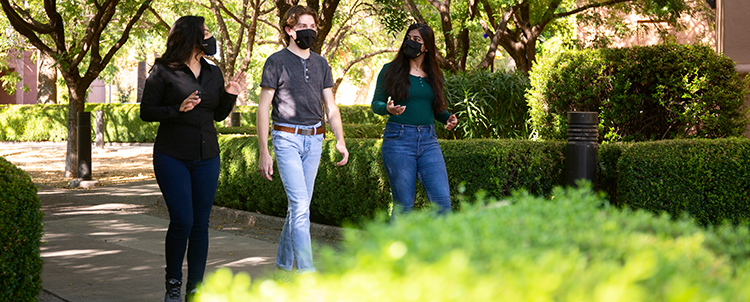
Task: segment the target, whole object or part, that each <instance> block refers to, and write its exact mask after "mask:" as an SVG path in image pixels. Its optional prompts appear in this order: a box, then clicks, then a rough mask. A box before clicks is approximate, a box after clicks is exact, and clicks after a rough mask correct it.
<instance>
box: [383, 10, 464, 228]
mask: <svg viewBox="0 0 750 302" xmlns="http://www.w3.org/2000/svg"><path fill="white" fill-rule="evenodd" d="M436 52H437V51H436V48H435V34H434V32H433V31H432V29H431V28H430V27H429V26H427V25H426V24H414V25H412V26H409V29H408V30H407V31H406V37H405V38H404V42H403V43H402V44H401V48H400V49H399V51H398V54H396V58H395V59H393V61H391V62H390V63H388V64H386V65H385V66H383V69H382V70H381V71H380V74H379V75H378V81H377V84H376V86H375V95H374V96H373V99H372V111H373V112H375V113H377V114H380V115H389V118H388V122H387V123H386V125H385V130H384V131H383V144H382V147H381V152H382V155H383V164H384V165H385V170H386V174H387V175H388V179H389V180H390V183H391V193H392V194H393V204H394V207H393V214H392V215H391V220H393V219H394V217H396V216H397V215H399V214H407V213H410V212H411V211H412V209H413V208H414V193H415V192H414V191H415V188H416V180H417V179H419V182H420V183H422V186H424V188H425V191H426V192H427V198H428V199H429V200H430V202H432V203H434V204H435V205H437V207H438V209H437V211H438V213H447V212H450V211H451V199H450V189H449V187H448V172H447V170H446V168H445V160H444V159H443V152H442V151H441V150H440V145H439V144H438V141H437V135H436V134H435V119H437V120H438V121H440V122H441V123H444V124H445V129H448V130H451V129H453V127H455V126H456V123H457V122H458V120H457V119H456V116H455V115H451V114H450V113H448V111H447V110H446V103H445V96H444V95H443V74H442V71H441V70H440V67H438V64H437V56H436Z"/></svg>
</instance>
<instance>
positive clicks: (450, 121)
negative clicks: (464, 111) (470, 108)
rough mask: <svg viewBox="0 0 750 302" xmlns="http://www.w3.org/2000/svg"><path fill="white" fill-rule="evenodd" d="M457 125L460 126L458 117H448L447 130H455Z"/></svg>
mask: <svg viewBox="0 0 750 302" xmlns="http://www.w3.org/2000/svg"><path fill="white" fill-rule="evenodd" d="M456 124H458V118H457V117H456V115H455V114H454V115H451V116H450V117H448V121H446V122H445V130H453V128H455V127H456Z"/></svg>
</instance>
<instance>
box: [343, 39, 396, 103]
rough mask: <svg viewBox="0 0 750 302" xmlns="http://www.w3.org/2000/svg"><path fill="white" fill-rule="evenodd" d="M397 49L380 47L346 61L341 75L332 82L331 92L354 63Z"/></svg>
mask: <svg viewBox="0 0 750 302" xmlns="http://www.w3.org/2000/svg"><path fill="white" fill-rule="evenodd" d="M397 51H398V49H395V48H390V49H381V50H378V51H374V52H371V53H367V54H364V55H361V56H359V57H358V58H356V59H354V60H352V61H350V62H349V63H347V64H346V66H345V67H344V69H343V70H342V71H341V76H340V77H339V78H338V79H336V82H335V83H334V84H333V92H334V94H335V93H336V90H338V88H339V85H341V82H343V81H344V77H345V76H346V73H347V72H349V69H351V68H352V67H354V65H355V64H357V63H359V62H362V61H364V60H367V59H369V58H372V57H374V56H377V55H379V54H383V53H386V52H397Z"/></svg>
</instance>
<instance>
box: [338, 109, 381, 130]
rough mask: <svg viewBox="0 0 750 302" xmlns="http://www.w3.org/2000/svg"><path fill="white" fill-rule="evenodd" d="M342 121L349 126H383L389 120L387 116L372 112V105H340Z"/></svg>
mask: <svg viewBox="0 0 750 302" xmlns="http://www.w3.org/2000/svg"><path fill="white" fill-rule="evenodd" d="M339 112H341V121H343V122H344V123H347V124H382V125H385V121H386V120H388V117H387V116H382V115H377V114H375V112H372V109H370V105H351V106H341V105H339Z"/></svg>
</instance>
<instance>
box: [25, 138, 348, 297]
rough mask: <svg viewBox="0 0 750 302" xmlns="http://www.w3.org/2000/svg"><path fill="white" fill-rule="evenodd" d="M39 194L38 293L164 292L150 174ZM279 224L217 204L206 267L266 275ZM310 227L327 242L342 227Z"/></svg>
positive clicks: (162, 228)
mask: <svg viewBox="0 0 750 302" xmlns="http://www.w3.org/2000/svg"><path fill="white" fill-rule="evenodd" d="M45 147H48V146H45ZM144 148H150V146H145V147H144ZM38 195H39V198H40V200H41V203H42V210H43V211H44V213H45V215H44V237H43V238H42V245H41V256H42V258H43V260H44V267H43V272H42V286H43V288H44V290H43V292H42V293H41V294H40V296H39V301H49V302H59V301H70V302H74V301H161V300H163V296H164V237H165V234H166V229H167V226H168V223H169V221H168V219H167V216H168V214H167V213H166V207H165V206H164V202H163V199H162V197H161V192H160V191H159V188H158V185H157V184H156V182H155V181H144V182H133V183H125V184H119V185H112V186H104V187H95V188H93V189H91V190H86V189H73V190H71V189H61V188H52V187H44V188H41V189H40V190H39V193H38ZM282 225H283V219H282V218H278V217H272V216H266V215H261V214H257V213H249V212H244V211H238V210H232V209H227V208H223V207H218V206H214V209H213V212H212V215H211V228H210V229H209V236H210V244H209V254H208V263H207V268H206V273H210V272H213V271H215V270H216V269H218V268H219V267H229V268H231V269H232V270H233V271H234V272H235V273H236V272H240V271H244V272H247V273H249V274H250V275H251V277H252V278H253V279H255V278H260V277H267V276H268V275H269V274H270V273H271V272H272V271H273V263H274V260H275V258H276V249H277V244H276V242H275V240H278V233H279V232H280V229H281V226H282ZM311 233H312V235H313V238H314V239H315V240H316V241H317V242H322V243H324V244H326V243H334V244H335V242H337V240H338V239H339V237H340V229H338V228H334V227H330V226H324V225H317V224H313V225H312V226H311ZM186 269H187V267H186V266H185V267H184V268H183V271H184V272H186ZM183 291H184V289H183Z"/></svg>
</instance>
